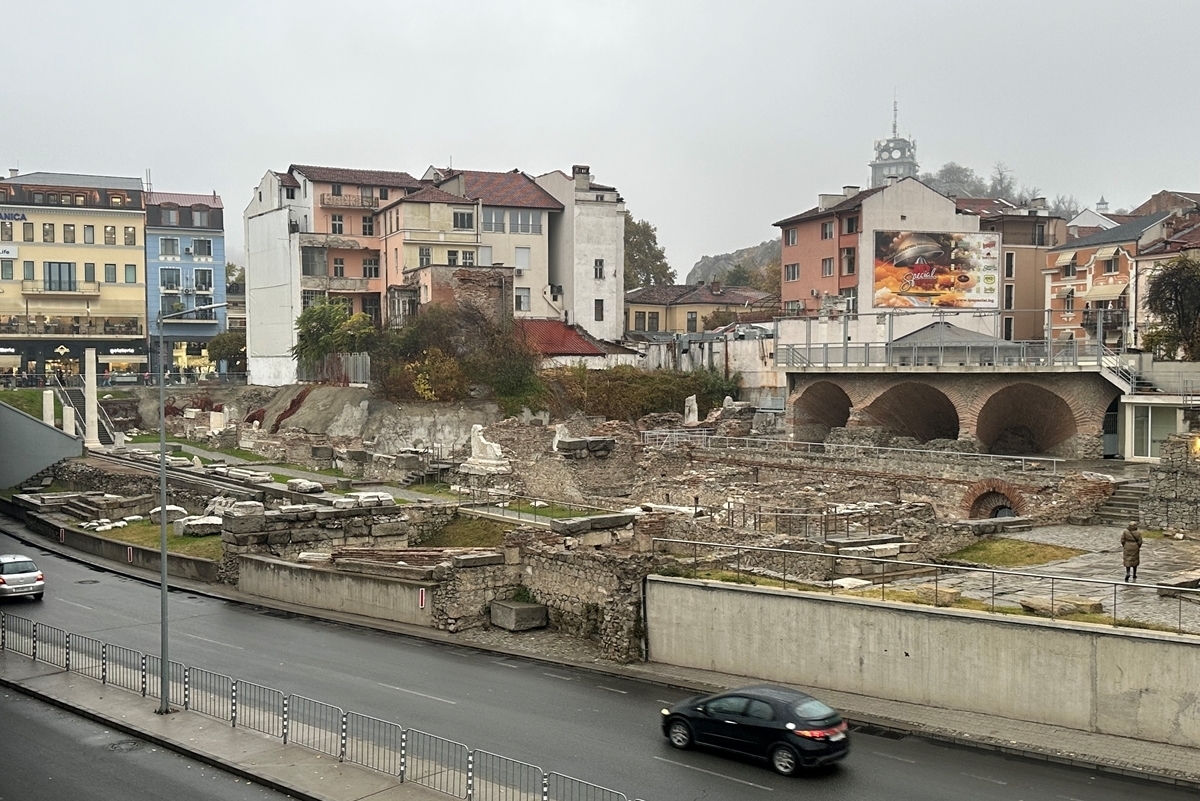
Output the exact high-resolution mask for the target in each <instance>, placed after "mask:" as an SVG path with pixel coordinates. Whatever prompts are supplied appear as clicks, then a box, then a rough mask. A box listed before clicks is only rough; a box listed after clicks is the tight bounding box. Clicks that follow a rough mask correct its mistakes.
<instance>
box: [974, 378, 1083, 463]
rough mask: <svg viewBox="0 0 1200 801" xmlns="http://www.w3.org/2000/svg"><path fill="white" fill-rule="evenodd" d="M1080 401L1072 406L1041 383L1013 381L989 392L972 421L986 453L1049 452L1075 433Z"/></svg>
mask: <svg viewBox="0 0 1200 801" xmlns="http://www.w3.org/2000/svg"><path fill="white" fill-rule="evenodd" d="M1081 414H1083V412H1082V410H1081V408H1080V404H1078V403H1076V404H1075V405H1072V404H1071V403H1069V402H1068V401H1067V400H1066V399H1065V398H1063V397H1062V395H1060V394H1059V393H1057V392H1055V391H1054V390H1051V389H1047V388H1046V387H1045V386H1042V384H1041V382H1032V381H1020V382H1014V383H1011V384H1009V385H1008V386H1005V387H1003V388H1001V389H998V390H996V391H995V392H993V393H991V394H990V395H989V396H988V398H987V400H986V401H985V402H984V404H983V406H982V407H981V408H980V409H979V413H978V415H977V416H976V420H975V436H976V437H977V438H978V439H979V442H980V444H981V445H982V446H983V448H984V450H985V451H987V452H988V453H1007V454H1017V453H1051V452H1053V449H1054V448H1055V447H1056V446H1058V445H1060V444H1062V443H1063V442H1066V441H1067V440H1069V439H1070V438H1071V437H1074V436H1075V435H1076V434H1077V433H1079V429H1080V425H1079V421H1078V418H1079V417H1080V416H1081Z"/></svg>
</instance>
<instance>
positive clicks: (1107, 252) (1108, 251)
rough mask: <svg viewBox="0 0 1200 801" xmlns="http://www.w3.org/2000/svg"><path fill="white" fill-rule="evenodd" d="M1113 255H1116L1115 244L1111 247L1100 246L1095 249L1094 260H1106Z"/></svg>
mask: <svg viewBox="0 0 1200 801" xmlns="http://www.w3.org/2000/svg"><path fill="white" fill-rule="evenodd" d="M1115 255H1117V248H1116V247H1115V246H1114V247H1111V248H1100V249H1099V250H1097V251H1096V261H1107V260H1108V259H1111V258H1112V257H1113V256H1115Z"/></svg>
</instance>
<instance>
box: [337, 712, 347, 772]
mask: <svg viewBox="0 0 1200 801" xmlns="http://www.w3.org/2000/svg"><path fill="white" fill-rule="evenodd" d="M346 717H347V716H346V713H345V712H343V713H342V742H341V743H340V744H339V746H338V762H345V761H346Z"/></svg>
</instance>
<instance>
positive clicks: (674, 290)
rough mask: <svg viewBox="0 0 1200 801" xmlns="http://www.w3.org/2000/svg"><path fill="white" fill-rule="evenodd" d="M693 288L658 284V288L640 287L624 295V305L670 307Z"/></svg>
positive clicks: (685, 285)
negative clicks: (643, 304)
mask: <svg viewBox="0 0 1200 801" xmlns="http://www.w3.org/2000/svg"><path fill="white" fill-rule="evenodd" d="M693 289H695V287H693V286H689V285H687V284H683V285H679V284H659V285H658V286H640V287H638V288H637V289H631V290H629V291H628V292H626V293H625V302H626V303H648V304H650V305H651V306H670V305H671V304H672V303H674V302H675V301H676V300H678V299H679V298H681V297H683V296H684V295H686V294H687V293H689V292H691V291H692V290H693Z"/></svg>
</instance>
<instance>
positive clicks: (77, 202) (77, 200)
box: [75, 195, 83, 206]
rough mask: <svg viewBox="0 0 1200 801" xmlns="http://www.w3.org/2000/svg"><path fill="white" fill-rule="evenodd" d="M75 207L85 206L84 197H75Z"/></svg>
mask: <svg viewBox="0 0 1200 801" xmlns="http://www.w3.org/2000/svg"><path fill="white" fill-rule="evenodd" d="M75 205H76V206H82V205H83V195H76V196H75Z"/></svg>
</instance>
